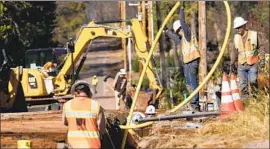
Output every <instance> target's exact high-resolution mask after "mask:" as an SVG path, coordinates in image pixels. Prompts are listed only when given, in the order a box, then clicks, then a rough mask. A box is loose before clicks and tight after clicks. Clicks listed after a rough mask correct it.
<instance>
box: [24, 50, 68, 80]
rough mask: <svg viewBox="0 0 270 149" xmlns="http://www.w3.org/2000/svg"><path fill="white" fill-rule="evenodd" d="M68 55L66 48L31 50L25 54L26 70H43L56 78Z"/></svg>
mask: <svg viewBox="0 0 270 149" xmlns="http://www.w3.org/2000/svg"><path fill="white" fill-rule="evenodd" d="M66 55H67V49H66V48H41V49H29V50H27V51H26V52H25V66H24V68H30V69H42V70H46V71H47V72H48V74H49V75H50V76H56V75H57V72H58V71H59V69H61V68H60V67H61V63H62V62H63V61H64V59H65V56H66Z"/></svg>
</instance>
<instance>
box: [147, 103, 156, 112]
mask: <svg viewBox="0 0 270 149" xmlns="http://www.w3.org/2000/svg"><path fill="white" fill-rule="evenodd" d="M145 114H156V108H155V107H154V106H153V105H149V106H148V107H147V108H146V110H145Z"/></svg>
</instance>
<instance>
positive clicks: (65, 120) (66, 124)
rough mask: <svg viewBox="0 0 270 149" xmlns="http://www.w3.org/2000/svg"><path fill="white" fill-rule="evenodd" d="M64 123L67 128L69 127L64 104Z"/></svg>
mask: <svg viewBox="0 0 270 149" xmlns="http://www.w3.org/2000/svg"><path fill="white" fill-rule="evenodd" d="M62 122H63V123H64V125H65V126H68V121H67V118H66V113H65V104H64V106H63V112H62Z"/></svg>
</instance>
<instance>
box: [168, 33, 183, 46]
mask: <svg viewBox="0 0 270 149" xmlns="http://www.w3.org/2000/svg"><path fill="white" fill-rule="evenodd" d="M166 33H167V35H168V36H169V38H170V39H172V40H173V41H174V42H175V43H177V44H179V43H181V40H180V38H179V36H178V35H177V34H175V33H174V32H172V31H171V30H167V31H166Z"/></svg>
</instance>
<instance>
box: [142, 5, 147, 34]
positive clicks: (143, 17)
mask: <svg viewBox="0 0 270 149" xmlns="http://www.w3.org/2000/svg"><path fill="white" fill-rule="evenodd" d="M142 28H143V32H144V33H145V35H146V9H145V1H142Z"/></svg>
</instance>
